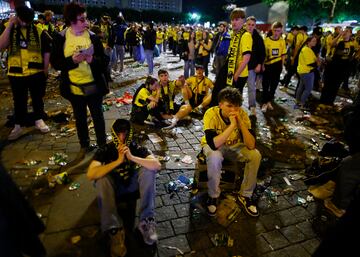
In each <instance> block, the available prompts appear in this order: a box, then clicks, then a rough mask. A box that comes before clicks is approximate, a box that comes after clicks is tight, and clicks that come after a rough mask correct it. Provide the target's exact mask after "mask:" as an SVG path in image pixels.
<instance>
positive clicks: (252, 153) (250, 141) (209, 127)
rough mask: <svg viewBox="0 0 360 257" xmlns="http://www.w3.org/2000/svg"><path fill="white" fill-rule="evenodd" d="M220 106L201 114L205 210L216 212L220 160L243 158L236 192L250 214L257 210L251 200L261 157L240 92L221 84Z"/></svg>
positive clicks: (212, 214) (257, 213)
mask: <svg viewBox="0 0 360 257" xmlns="http://www.w3.org/2000/svg"><path fill="white" fill-rule="evenodd" d="M218 100H219V106H214V107H212V108H210V109H208V110H207V111H206V113H205V115H204V132H205V136H204V137H203V138H202V140H201V145H202V147H203V152H204V154H205V156H206V164H207V176H208V195H209V198H208V201H207V211H208V214H209V215H210V216H214V215H215V214H216V209H217V200H218V198H219V196H220V193H221V191H220V186H219V185H220V178H221V168H222V162H223V160H224V158H225V159H229V160H232V161H234V160H235V161H236V160H243V159H244V158H245V159H246V164H245V170H244V179H243V181H242V184H241V188H240V191H239V193H238V197H237V198H238V200H239V202H240V203H241V205H242V206H243V207H244V209H245V211H246V213H247V214H249V215H250V216H254V217H256V216H258V215H259V212H258V210H257V207H256V205H255V203H253V201H252V195H253V191H254V189H255V186H256V178H257V173H258V169H259V166H260V161H261V154H260V153H259V151H258V150H256V149H255V138H254V136H253V135H252V134H251V133H250V129H251V123H250V119H249V117H248V115H247V114H246V111H244V110H243V109H242V108H241V104H242V97H241V93H240V91H239V90H238V89H236V88H230V87H227V88H224V89H222V90H221V91H220V93H219V97H218Z"/></svg>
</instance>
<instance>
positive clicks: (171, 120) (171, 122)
mask: <svg viewBox="0 0 360 257" xmlns="http://www.w3.org/2000/svg"><path fill="white" fill-rule="evenodd" d="M177 122H178V121H177V119H175V118H172V119H168V120H165V123H166V124H169V126H166V127H163V128H162V129H164V130H167V129H172V128H174V127H175V126H176V124H177Z"/></svg>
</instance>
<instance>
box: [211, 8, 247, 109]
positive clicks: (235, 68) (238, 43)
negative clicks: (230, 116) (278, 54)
mask: <svg viewBox="0 0 360 257" xmlns="http://www.w3.org/2000/svg"><path fill="white" fill-rule="evenodd" d="M245 16H246V14H245V11H244V10H243V9H240V8H235V9H234V10H232V12H231V14H230V19H231V26H232V32H231V40H230V45H229V50H228V58H227V62H226V63H225V65H224V66H223V67H222V68H221V70H220V72H219V75H218V76H217V78H216V81H215V87H214V90H213V92H212V99H211V104H210V106H215V105H217V95H218V93H219V91H220V90H221V89H222V88H224V87H225V86H230V87H235V88H237V89H239V90H240V92H241V93H242V90H243V88H244V86H245V83H246V81H247V77H248V67H247V64H248V62H249V60H250V56H251V49H252V44H253V40H252V36H251V34H250V33H249V32H247V31H246V29H245V28H244V27H243V26H244V24H245V21H246V19H245Z"/></svg>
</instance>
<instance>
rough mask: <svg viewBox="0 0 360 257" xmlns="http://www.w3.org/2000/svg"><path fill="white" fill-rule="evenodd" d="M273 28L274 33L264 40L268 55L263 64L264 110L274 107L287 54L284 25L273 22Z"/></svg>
mask: <svg viewBox="0 0 360 257" xmlns="http://www.w3.org/2000/svg"><path fill="white" fill-rule="evenodd" d="M271 29H272V35H271V36H269V37H267V38H265V40H264V44H265V53H266V56H265V62H264V66H263V70H264V73H263V82H262V86H263V95H262V107H261V111H262V112H266V111H267V110H268V109H269V110H273V109H274V108H273V106H272V104H271V101H272V100H273V99H274V96H275V91H276V88H277V86H278V84H279V81H280V75H281V71H282V68H283V65H284V61H285V56H286V44H285V40H284V39H283V38H281V33H282V31H283V25H282V24H281V22H278V21H277V22H274V23H273V25H272V28H271Z"/></svg>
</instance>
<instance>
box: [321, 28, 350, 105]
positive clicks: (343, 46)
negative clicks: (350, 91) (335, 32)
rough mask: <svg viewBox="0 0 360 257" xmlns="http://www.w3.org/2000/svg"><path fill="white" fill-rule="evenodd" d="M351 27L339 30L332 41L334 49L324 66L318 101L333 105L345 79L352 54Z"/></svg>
mask: <svg viewBox="0 0 360 257" xmlns="http://www.w3.org/2000/svg"><path fill="white" fill-rule="evenodd" d="M351 35H352V29H351V28H349V27H348V28H346V29H345V30H344V31H340V34H339V36H337V37H336V38H335V39H334V40H333V41H332V45H333V46H334V51H333V54H332V56H331V58H329V59H328V62H327V64H326V66H325V71H324V88H323V89H322V91H321V97H320V102H321V103H322V104H326V105H333V104H334V101H335V98H336V95H337V93H338V90H339V88H340V85H341V83H342V82H343V81H344V80H345V77H346V74H347V72H348V69H349V63H350V61H349V59H350V58H351V57H352V55H353V54H354V46H353V44H352V42H351V41H350V37H351Z"/></svg>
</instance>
